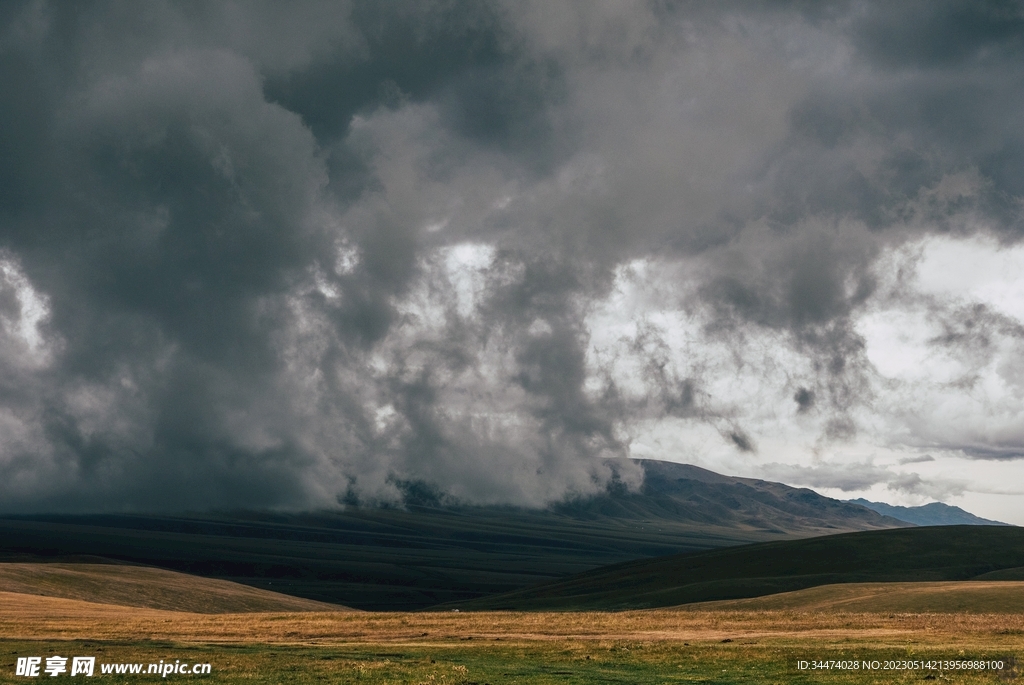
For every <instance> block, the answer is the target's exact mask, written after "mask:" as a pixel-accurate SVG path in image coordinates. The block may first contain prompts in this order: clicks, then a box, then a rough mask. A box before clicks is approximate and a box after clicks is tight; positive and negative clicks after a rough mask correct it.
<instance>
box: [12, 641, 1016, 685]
mask: <svg viewBox="0 0 1024 685" xmlns="http://www.w3.org/2000/svg"><path fill="white" fill-rule="evenodd" d="M54 654H57V655H61V656H67V657H70V656H95V657H96V658H97V674H96V676H94V678H98V679H99V680H100V681H102V682H110V683H121V682H124V683H128V682H132V683H138V682H155V681H165V682H173V681H179V682H186V681H187V682H193V681H196V682H197V681H204V682H217V683H318V682H333V683H360V684H366V685H385V684H386V685H397V684H398V683H410V684H414V685H419V684H421V683H422V684H429V685H439V684H442V683H443V684H446V685H472V684H474V683H475V684H477V685H482V684H484V683H491V684H497V683H502V684H505V683H520V684H523V685H549V684H550V685H554V684H555V683H558V684H569V685H577V684H578V685H595V684H601V683H622V684H626V683H629V684H632V685H648V684H650V685H654V684H662V683H721V684H726V683H752V684H753V683H758V684H759V683H772V684H780V685H781V684H787V685H788V684H791V683H836V684H840V683H858V684H860V683H910V682H922V681H925V680H932V679H934V680H936V681H937V682H942V683H996V682H1006V681H1007V680H1010V679H1012V678H1015V677H1016V676H1017V671H1016V670H1015V663H1016V662H1015V660H1014V659H1015V655H1014V654H1010V653H1007V651H1006V650H1003V651H998V650H974V651H971V652H966V651H963V650H956V649H950V648H925V649H914V648H910V647H899V648H895V647H888V648H881V649H870V648H864V647H857V646H854V647H849V648H836V646H835V645H824V644H814V643H813V642H807V641H803V642H799V643H796V642H794V643H788V644H787V643H779V642H767V643H766V642H758V641H744V640H737V641H730V642H695V643H693V644H683V643H665V642H636V641H601V642H574V641H565V640H562V641H553V642H552V643H550V644H548V643H540V644H538V643H529V644H520V645H516V644H501V643H500V641H494V642H488V643H486V644H483V643H478V644H457V645H452V644H443V645H430V646H411V647H399V646H390V645H389V646H381V645H367V646H357V647H335V646H330V647H291V646H284V647H282V646H268V645H244V646H220V645H216V646H214V645H199V646H194V645H181V644H174V643H110V642H91V641H39V642H25V641H5V642H0V682H19V681H20V682H31V679H27V678H17V677H15V676H14V671H15V662H16V660H17V657H18V656H42V657H46V656H52V655H54ZM161 660H163V661H164V662H165V663H170V662H174V661H175V660H178V661H182V662H188V663H197V662H199V663H210V664H211V665H212V672H211V674H210V675H208V676H191V675H174V674H172V675H169V676H168V677H167V678H161V677H160V676H156V675H122V676H117V675H100V673H99V669H100V664H102V663H121V662H139V663H144V664H148V663H158V662H159V661H161ZM815 660H836V661H845V662H858V663H865V662H867V663H870V662H877V663H879V664H885V663H886V662H893V663H898V662H907V661H917V662H921V663H925V662H928V661H936V662H941V661H949V660H961V661H965V660H967V661H969V660H989V661H991V660H1003V662H1004V664H1006V666H1007V667H1006V668H1004V670H1002V671H993V670H987V671H962V670H961V671H957V670H950V669H927V668H923V667H921V668H910V669H905V670H892V669H890V670H886V669H884V668H878V669H875V670H870V669H857V670H851V669H846V670H838V669H833V670H813V669H810V668H805V669H800V668H798V663H799V662H800V661H807V662H809V663H813V662H814V661H815ZM929 676H930V677H929ZM63 677H67V674H65V675H64V676H63ZM43 678H45V679H46V680H47V681H51V678H49V677H47V676H46V675H45V674H44V675H43Z"/></svg>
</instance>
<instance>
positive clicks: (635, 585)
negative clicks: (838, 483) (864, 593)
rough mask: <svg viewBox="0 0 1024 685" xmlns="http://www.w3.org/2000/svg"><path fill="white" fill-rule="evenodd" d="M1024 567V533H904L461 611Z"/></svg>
mask: <svg viewBox="0 0 1024 685" xmlns="http://www.w3.org/2000/svg"><path fill="white" fill-rule="evenodd" d="M1022 565H1024V529H1021V528H1016V527H1002V526H998V527H997V526H942V527H928V528H903V529H895V530H884V531H868V532H862V533H848V534H842V535H831V536H824V537H818V538H811V539H804V540H790V541H782V542H769V543H761V544H755V545H745V546H742V547H733V548H728V549H721V550H712V551H710V552H701V553H697V554H683V555H672V556H667V557H662V558H659V559H644V560H639V561H633V562H627V563H624V564H616V565H613V566H610V567H606V568H601V569H595V570H593V571H589V572H586V573H582V574H578V575H576V576H573V577H570V578H567V579H564V580H561V581H556V582H553V583H547V584H543V585H539V586H536V587H532V588H527V589H525V590H521V591H517V592H513V593H507V594H504V595H500V596H495V597H485V598H482V599H479V600H475V601H472V602H467V603H464V604H462V605H460V606H462V607H463V608H467V609H474V610H483V609H521V610H540V609H561V610H567V609H626V608H646V607H663V606H673V605H678V604H686V603H690V602H701V601H710V600H719V599H739V598H745V597H758V596H762V595H768V594H773V593H776V592H787V591H793V590H799V589H803V588H808V587H814V586H819V585H827V584H833V583H851V582H878V581H883V582H899V581H941V580H966V579H970V578H975V577H977V576H981V575H983V574H987V573H991V572H993V571H997V570H999V569H1009V568H1015V567H1020V566H1022Z"/></svg>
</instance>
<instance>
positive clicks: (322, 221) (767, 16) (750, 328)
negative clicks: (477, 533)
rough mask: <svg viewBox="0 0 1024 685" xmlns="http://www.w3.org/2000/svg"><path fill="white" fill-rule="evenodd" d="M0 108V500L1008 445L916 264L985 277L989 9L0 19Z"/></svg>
mask: <svg viewBox="0 0 1024 685" xmlns="http://www.w3.org/2000/svg"><path fill="white" fill-rule="evenodd" d="M0 98H2V99H3V105H2V106H0V509H2V510H4V511H38V510H73V511H89V510H144V509H162V510H173V509H203V508H218V507H219V508H223V507H285V508H305V507H325V506H326V507H332V506H341V505H342V504H344V503H352V502H361V503H367V504H372V503H381V502H400V501H401V500H402V498H403V496H404V494H405V493H407V492H408V491H409V488H410V487H413V486H416V487H420V486H426V487H428V488H430V489H431V491H432V492H435V493H438V495H439V496H441V497H447V498H452V499H455V500H460V501H468V502H509V503H518V504H528V505H541V504H544V503H548V502H552V501H557V500H559V499H561V498H563V497H566V496H578V495H585V494H588V493H594V492H599V491H602V490H603V489H604V488H606V487H607V486H608V484H609V483H610V482H611V481H612V480H613V479H622V480H624V481H625V482H626V484H627V485H630V486H635V485H637V483H638V481H639V478H640V471H639V469H637V468H635V467H630V466H629V462H624V461H622V458H624V457H629V456H647V457H657V458H664V459H674V460H678V461H691V462H700V463H702V464H703V465H705V466H708V467H710V468H720V469H722V470H727V471H732V472H742V471H747V472H750V473H768V471H771V473H772V474H776V475H777V476H778V477H780V478H783V477H788V478H790V480H794V482H796V481H800V482H801V483H806V484H812V485H816V486H822V487H826V488H827V487H833V486H834V487H838V488H840V489H843V490H849V489H850V488H854V486H856V487H859V488H861V489H862V490H863V489H868V488H870V487H872V486H873V485H874V484H880V485H882V486H884V487H887V488H889V489H895V490H900V491H905V492H912V493H923V494H926V495H929V494H930V493H937V492H939V491H942V493H946V494H948V493H950V492H954V491H955V492H954V494H955V493H959V492H962V491H963V489H964V488H969V485H963V486H961V485H959V484H958V485H956V486H955V487H953V486H950V485H949V483H950V482H952V481H948V480H943V479H942V477H941V476H936V478H937V480H935V481H934V482H935V485H929V483H928V482H926V481H927V478H929V476H921V475H919V474H918V472H917V471H914V470H913V468H914V467H916V466H918V465H922V466H923V465H928V466H929V467H930V466H931V465H932V464H931V463H926V461H925V460H924V459H917V458H916V457H917V456H919V455H923V454H925V453H926V452H927V453H928V454H935V455H938V457H942V456H943V455H945V457H946V458H950V459H954V458H962V459H965V460H966V459H970V460H987V461H998V462H1001V463H1003V462H1011V461H1014V460H1019V459H1020V455H1022V454H1024V434H1022V432H1021V431H1020V429H1019V426H1020V425H1024V424H1021V423H1020V419H1021V417H1022V412H1024V406H1022V405H1021V403H1020V401H1019V398H1020V397H1021V396H1024V394H1022V393H1024V348H1022V347H1021V344H1022V340H1024V336H1022V333H1024V323H1022V321H1024V312H1016V310H1013V308H1012V306H1010V305H1006V302H1010V301H1012V300H1013V298H1012V296H1010V295H1006V296H1005V297H1003V298H1002V299H999V298H998V297H995V296H994V295H992V293H994V292H997V291H998V292H1000V293H1004V294H1005V293H1008V292H1009V293H1012V287H1011V286H1012V284H1009V285H1007V284H1006V283H1004V284H1003V285H999V284H998V283H996V284H995V285H993V283H994V282H989V281H986V282H984V283H980V282H978V283H975V282H974V281H971V282H969V283H968V282H966V281H965V282H963V283H961V284H960V285H958V286H956V287H953V288H945V289H944V287H943V286H942V280H943V278H942V277H935V276H934V273H936V272H935V269H936V268H937V267H936V266H935V265H936V264H940V263H941V262H942V259H945V258H946V257H944V255H947V254H948V253H950V252H951V251H952V252H956V251H957V250H961V249H963V250H967V252H970V254H973V255H975V258H974V262H972V263H974V264H983V263H987V262H985V260H993V259H997V260H998V259H1003V260H1004V263H1007V264H1010V263H1015V262H1012V260H1013V259H1015V258H1016V257H1014V255H1016V254H1017V253H1016V252H1014V250H1015V249H1017V247H1016V246H1017V245H1018V242H1019V240H1020V236H1021V233H1022V231H1024V210H1022V208H1024V132H1022V130H1021V127H1020V125H1019V124H1020V121H1019V119H1020V112H1021V111H1022V109H1024V12H1022V9H1021V6H1020V5H1019V4H1016V3H998V2H995V3H974V2H920V3H913V2H906V3H900V4H898V5H893V4H891V3H870V2H866V3H864V2H857V3H850V2H834V3H814V4H810V5H805V4H802V3H765V4H757V3H715V4H706V3H685V2H669V3H664V2H650V3H648V2H639V1H637V2H607V3H592V2H571V1H569V0H566V1H565V2H516V3H512V4H503V3H493V2H461V1H456V2H447V1H446V2H436V3H426V2H416V3H412V2H409V3H383V4H382V3H374V2H364V1H362V0H359V1H354V2H301V3H289V4H288V5H287V6H284V5H281V4H279V3H272V2H266V3H262V2H251V3H235V2H217V3H206V4H198V5H197V4H194V3H188V2H153V3H145V4H132V3H117V2H82V3H48V2H42V1H28V2H10V3H6V4H4V5H3V6H2V7H0ZM944 246H945V247H944ZM964 246H966V247H964ZM943 250H945V252H944V251H943ZM971 250H973V252H971ZM962 254H966V252H962ZM1006 259H1009V260H1010V262H1005V260H1006ZM965 268H966V267H965ZM988 273H996V272H992V271H990V272H988ZM930 274H931V275H930ZM1011 280H1012V279H1011ZM979 283H980V284H979ZM1000 283H1002V282H1000ZM1007 283H1009V281H1007ZM997 286H998V287H997ZM1003 286H1005V287H1003ZM999 288H1003V290H999ZM1007 288H1009V290H1007ZM1001 297H1002V296H1001ZM993 298H995V299H993ZM1008 307H1009V308H1008ZM897 342H898V343H899V344H896V343H897ZM899 350H912V351H911V352H899ZM901 355H902V356H901ZM922 359H928V360H931V361H930V362H929V365H928V366H927V368H926V369H924V370H921V369H915V368H914V363H913V360H922ZM952 416H956V417H957V418H956V420H950V418H951V417H952ZM837 446H838V447H837ZM851 446H855V447H856V449H859V450H862V451H861V452H859V453H858V455H859V456H858V455H855V456H852V457H848V458H847V459H848V462H849V464H850V466H849V467H848V468H846V467H842V466H841V465H839V466H835V467H829V469H827V471H828V473H825V471H822V470H821V468H820V466H809V465H808V464H810V463H814V464H818V463H819V462H818V461H814V460H817V459H819V457H820V456H821V455H822V454H832V453H833V452H835V451H836V450H839V451H840V452H841V451H842V450H844V449H854V447H851ZM873 447H877V448H878V449H885V450H891V451H893V454H894V455H895V456H894V457H893V458H892V460H891V463H892V465H893V469H895V470H893V469H890V468H889V466H886V465H880V466H875V465H874V462H873V461H865V458H864V456H863V450H864V449H872V448H873ZM800 450H803V452H800ZM797 452H799V454H797ZM801 455H802V456H801ZM842 458H843V457H842V455H841V454H840V453H839V452H835V455H834V459H833V460H832V461H829V463H831V464H839V463H840V461H839V460H841V459H842ZM609 460H614V461H609ZM809 460H811V461H809ZM936 463H937V462H936ZM613 464H614V468H613V467H612V465H613ZM763 464H767V466H764V465H763ZM769 467H770V468H769ZM759 469H760V470H759ZM765 469H767V471H766V470H765ZM844 474H845V475H844ZM922 478H924V479H925V480H922ZM915 479H916V480H915ZM826 481H827V482H826ZM833 481H834V483H833ZM830 483H832V485H830ZM854 489H856V488H854Z"/></svg>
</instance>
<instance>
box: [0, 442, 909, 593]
mask: <svg viewBox="0 0 1024 685" xmlns="http://www.w3.org/2000/svg"><path fill="white" fill-rule="evenodd" d="M643 467H644V468H645V470H646V471H647V478H646V480H645V483H644V487H643V491H642V492H632V493H631V492H626V491H625V490H624V489H622V490H619V491H613V492H609V493H607V494H605V495H601V496H599V497H593V498H589V499H585V500H577V501H572V502H565V503H562V504H560V505H558V506H555V507H553V508H551V509H548V510H524V509H515V508H504V507H443V506H437V505H436V503H435V505H429V506H428V505H419V506H410V507H409V509H408V510H398V509H352V510H348V511H345V512H321V513H317V514H287V515H286V514H271V513H242V514H232V515H199V516H193V515H188V516H124V515H121V516H114V515H111V516H33V517H11V518H7V519H0V561H2V560H6V561H82V560H89V558H90V557H91V558H92V560H93V561H97V560H99V561H102V560H116V561H120V562H128V563H132V564H140V565H146V566H156V567H161V568H166V569H172V570H176V571H181V572H185V573H190V574H194V575H200V576H206V577H213V578H223V579H227V580H233V581H236V582H240V583H245V584H248V585H252V586H255V587H260V588H266V589H270V590H275V591H279V592H284V593H287V594H292V595H296V596H300V597H307V598H310V599H316V600H320V601H325V602H332V603H337V604H344V605H348V606H353V607H356V608H360V609H380V610H411V609H420V608H425V607H428V606H431V605H434V604H438V603H442V602H450V601H459V600H466V599H472V598H475V597H480V596H484V595H488V594H495V593H501V592H507V591H510V590H514V589H517V588H523V587H527V586H530V585H534V584H536V583H540V582H543V581H549V580H553V579H557V578H561V577H565V576H569V575H572V574H574V573H579V572H582V571H586V570H588V569H592V568H596V567H600V566H604V565H608V564H613V563H617V562H622V561H627V560H630V559H638V558H645V557H647V558H649V557H655V556H661V555H666V554H673V553H678V552H692V551H699V550H707V549H713V548H718V547H725V546H730V545H739V544H745V543H751V542H758V541H764V540H777V539H784V538H792V537H806V536H810V535H822V534H827V533H831V532H838V531H841V530H863V529H871V528H884V527H888V526H892V525H900V524H898V523H896V522H895V521H892V520H886V519H885V518H884V517H882V516H880V515H878V514H876V513H875V512H872V511H869V510H867V509H864V508H862V507H857V506H856V505H851V504H847V503H843V502H838V501H836V500H830V499H827V498H824V497H821V496H820V495H817V494H815V493H813V492H811V491H809V490H800V489H796V488H790V487H787V486H784V485H780V484H778V483H768V482H764V481H756V480H750V479H741V478H731V477H728V476H722V475H719V474H715V473H712V472H710V471H706V470H704V469H699V468H696V467H692V466H685V465H681V464H666V463H661V462H645V463H644V464H643Z"/></svg>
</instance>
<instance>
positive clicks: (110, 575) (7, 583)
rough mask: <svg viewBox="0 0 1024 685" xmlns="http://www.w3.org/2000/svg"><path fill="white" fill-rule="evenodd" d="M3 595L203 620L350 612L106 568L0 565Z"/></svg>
mask: <svg viewBox="0 0 1024 685" xmlns="http://www.w3.org/2000/svg"><path fill="white" fill-rule="evenodd" d="M0 592H12V593H21V594H28V595H42V596H46V597H59V598H64V599H73V600H82V601H87V602H96V603H101V604H113V605H119V606H128V607H142V608H147V609H164V610H168V611H190V612H195V613H201V614H220V613H244V612H257V611H346V610H348V609H347V608H346V607H343V606H339V605H336V604H326V603H323V602H315V601H313V600H308V599H302V598H299V597H291V596H289V595H283V594H280V593H277V592H268V591H267V590H260V589H257V588H253V587H249V586H247V585H240V584H238V583H232V582H229V581H225V580H215V579H211V578H199V577H197V576H190V575H186V574H183V573H175V572H174V571H165V570H163V569H157V568H146V567H141V566H115V565H104V564H18V563H7V564H3V563H0Z"/></svg>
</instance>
